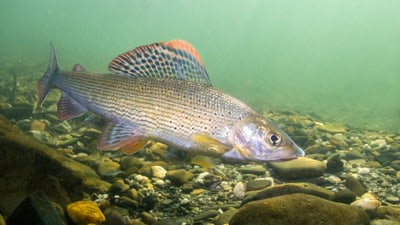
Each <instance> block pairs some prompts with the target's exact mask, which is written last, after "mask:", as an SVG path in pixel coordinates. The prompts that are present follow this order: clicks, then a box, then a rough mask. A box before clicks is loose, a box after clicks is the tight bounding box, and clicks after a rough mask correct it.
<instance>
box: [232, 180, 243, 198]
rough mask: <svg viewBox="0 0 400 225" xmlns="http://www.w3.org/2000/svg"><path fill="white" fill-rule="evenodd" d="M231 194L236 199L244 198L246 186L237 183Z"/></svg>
mask: <svg viewBox="0 0 400 225" xmlns="http://www.w3.org/2000/svg"><path fill="white" fill-rule="evenodd" d="M233 194H234V195H235V196H236V198H238V199H242V198H244V196H245V195H246V186H245V185H244V184H243V182H240V181H239V182H238V183H237V184H236V185H235V187H234V188H233Z"/></svg>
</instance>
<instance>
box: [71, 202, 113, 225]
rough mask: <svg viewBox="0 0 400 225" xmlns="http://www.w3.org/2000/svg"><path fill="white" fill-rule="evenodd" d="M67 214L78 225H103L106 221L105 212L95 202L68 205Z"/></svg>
mask: <svg viewBox="0 0 400 225" xmlns="http://www.w3.org/2000/svg"><path fill="white" fill-rule="evenodd" d="M67 214H68V216H69V217H70V218H71V220H72V221H73V222H74V223H75V224H78V225H86V224H95V225H101V224H103V223H104V222H105V221H106V218H105V216H104V214H103V212H102V211H101V210H100V209H99V207H98V206H97V204H96V203H95V202H93V201H77V202H73V203H70V204H68V205H67Z"/></svg>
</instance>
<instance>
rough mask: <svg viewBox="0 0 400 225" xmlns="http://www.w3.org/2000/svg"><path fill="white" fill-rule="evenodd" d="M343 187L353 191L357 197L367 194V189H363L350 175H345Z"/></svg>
mask: <svg viewBox="0 0 400 225" xmlns="http://www.w3.org/2000/svg"><path fill="white" fill-rule="evenodd" d="M345 186H346V187H347V188H348V189H350V190H352V191H354V192H355V193H356V194H357V196H361V195H363V194H364V193H365V192H367V189H366V188H365V187H364V185H363V184H362V183H361V182H360V181H359V180H358V179H357V178H355V177H354V176H353V175H351V174H347V176H346V182H345Z"/></svg>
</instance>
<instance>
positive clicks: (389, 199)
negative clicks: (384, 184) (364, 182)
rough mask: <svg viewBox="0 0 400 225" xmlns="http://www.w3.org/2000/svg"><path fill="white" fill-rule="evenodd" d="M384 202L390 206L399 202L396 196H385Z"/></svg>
mask: <svg viewBox="0 0 400 225" xmlns="http://www.w3.org/2000/svg"><path fill="white" fill-rule="evenodd" d="M386 201H387V202H389V203H392V204H398V203H399V202H400V198H399V197H397V196H386Z"/></svg>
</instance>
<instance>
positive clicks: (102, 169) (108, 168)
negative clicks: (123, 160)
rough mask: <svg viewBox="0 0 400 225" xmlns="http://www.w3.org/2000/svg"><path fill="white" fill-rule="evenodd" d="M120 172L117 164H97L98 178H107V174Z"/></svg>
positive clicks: (105, 162)
mask: <svg viewBox="0 0 400 225" xmlns="http://www.w3.org/2000/svg"><path fill="white" fill-rule="evenodd" d="M119 171H120V165H119V163H116V162H113V161H111V160H107V161H104V162H100V163H99V167H98V169H97V172H98V173H99V174H100V176H102V177H103V176H108V175H109V174H113V173H118V172H119Z"/></svg>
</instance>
